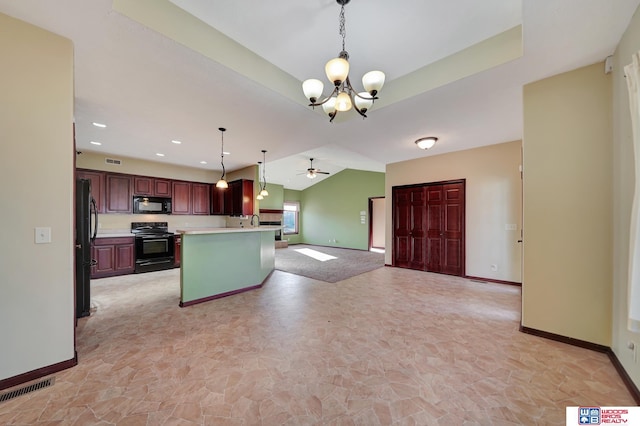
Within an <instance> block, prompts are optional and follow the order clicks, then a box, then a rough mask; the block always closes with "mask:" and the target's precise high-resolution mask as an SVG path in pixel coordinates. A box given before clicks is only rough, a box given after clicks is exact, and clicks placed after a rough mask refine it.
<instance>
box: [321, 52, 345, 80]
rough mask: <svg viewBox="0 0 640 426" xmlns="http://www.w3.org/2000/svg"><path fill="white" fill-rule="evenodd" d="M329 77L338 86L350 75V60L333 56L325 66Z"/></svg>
mask: <svg viewBox="0 0 640 426" xmlns="http://www.w3.org/2000/svg"><path fill="white" fill-rule="evenodd" d="M324 71H325V73H327V78H328V79H329V81H331V82H332V83H333V84H335V85H336V86H340V85H341V84H342V82H343V81H345V80H346V79H347V76H348V75H349V62H347V60H346V59H344V58H333V59H331V60H330V61H329V62H327V65H325V66H324Z"/></svg>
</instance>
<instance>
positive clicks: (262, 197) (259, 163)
mask: <svg viewBox="0 0 640 426" xmlns="http://www.w3.org/2000/svg"><path fill="white" fill-rule="evenodd" d="M261 167H262V161H258V183H259V184H260V192H259V193H258V196H257V197H256V200H264V196H263V195H262V182H260V168H261Z"/></svg>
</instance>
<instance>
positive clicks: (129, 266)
mask: <svg viewBox="0 0 640 426" xmlns="http://www.w3.org/2000/svg"><path fill="white" fill-rule="evenodd" d="M91 258H92V259H93V260H95V261H96V263H95V265H94V266H92V267H91V278H103V277H112V276H115V275H125V274H131V273H133V272H134V269H135V244H134V239H133V237H115V238H96V241H95V242H94V244H93V246H92V247H91Z"/></svg>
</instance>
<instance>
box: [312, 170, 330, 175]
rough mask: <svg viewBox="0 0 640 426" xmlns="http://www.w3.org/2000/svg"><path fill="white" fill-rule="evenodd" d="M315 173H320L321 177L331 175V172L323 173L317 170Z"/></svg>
mask: <svg viewBox="0 0 640 426" xmlns="http://www.w3.org/2000/svg"><path fill="white" fill-rule="evenodd" d="M314 173H319V174H321V175H330V174H331V173H329V172H321V171H318V170H316V171H315V172H314Z"/></svg>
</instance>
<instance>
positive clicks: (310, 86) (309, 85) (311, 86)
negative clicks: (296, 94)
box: [302, 78, 324, 102]
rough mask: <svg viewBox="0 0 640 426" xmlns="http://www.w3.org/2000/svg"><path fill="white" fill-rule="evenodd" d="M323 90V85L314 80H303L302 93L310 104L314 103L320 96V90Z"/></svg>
mask: <svg viewBox="0 0 640 426" xmlns="http://www.w3.org/2000/svg"><path fill="white" fill-rule="evenodd" d="M323 89H324V84H323V83H322V82H321V81H320V80H318V79H315V78H310V79H309V80H305V81H304V83H302V91H303V92H304V96H305V97H306V98H307V99H309V100H311V102H315V101H316V100H318V98H320V96H322V90H323Z"/></svg>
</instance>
